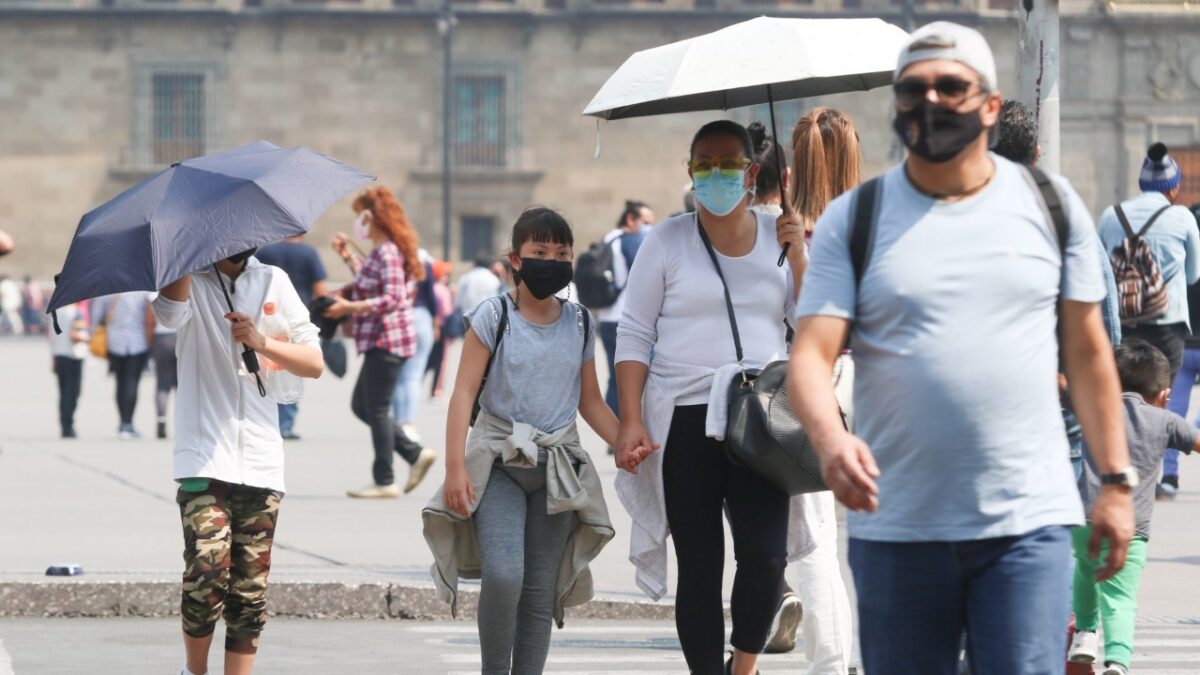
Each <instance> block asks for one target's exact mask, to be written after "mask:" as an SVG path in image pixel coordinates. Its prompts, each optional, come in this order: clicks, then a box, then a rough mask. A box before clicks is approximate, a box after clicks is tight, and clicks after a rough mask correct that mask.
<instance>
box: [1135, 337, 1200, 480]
mask: <svg viewBox="0 0 1200 675" xmlns="http://www.w3.org/2000/svg"><path fill="white" fill-rule="evenodd" d="M1197 375H1200V349H1195V348H1192V347H1186V348H1185V349H1184V350H1183V367H1182V368H1180V369H1179V374H1178V375H1176V376H1175V383H1174V384H1173V385H1171V400H1170V401H1168V402H1167V409H1168V410H1170V411H1171V412H1173V413H1175V414H1177V415H1179V416H1180V417H1187V414H1188V405H1189V404H1190V403H1191V401H1192V385H1194V384H1196V376H1197ZM1197 426H1200V425H1197ZM1163 475H1164V476H1178V475H1179V451H1178V450H1175V449H1173V448H1168V449H1167V454H1166V456H1165V457H1163ZM1147 480H1149V478H1147Z"/></svg>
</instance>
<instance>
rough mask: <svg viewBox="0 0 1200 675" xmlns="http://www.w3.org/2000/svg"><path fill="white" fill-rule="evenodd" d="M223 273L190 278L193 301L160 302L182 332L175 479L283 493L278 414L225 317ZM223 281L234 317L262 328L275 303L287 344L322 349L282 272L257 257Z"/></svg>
mask: <svg viewBox="0 0 1200 675" xmlns="http://www.w3.org/2000/svg"><path fill="white" fill-rule="evenodd" d="M218 274H219V273H218V272H216V271H215V270H213V269H208V270H205V271H201V272H196V273H194V274H192V287H191V295H190V296H189V298H188V300H187V302H175V301H173V300H170V299H168V298H166V297H164V296H163V295H161V294H160V295H159V296H158V298H156V299H155V300H154V305H153V308H154V316H155V318H156V319H157V320H158V322H159V323H161V324H162V325H163V326H166V327H168V328H173V329H175V330H177V331H178V333H179V337H178V340H177V342H176V347H175V351H176V354H177V355H178V357H179V390H178V395H177V399H176V403H175V408H176V415H175V418H176V439H175V479H176V480H179V479H181V478H212V479H215V480H219V481H223V482H226V483H232V484H235V485H249V486H252V487H261V488H269V489H271V490H278V491H280V492H283V491H284V484H283V439H282V438H281V437H280V435H279V411H278V408H277V407H276V404H275V401H273V400H272V399H270V398H267V397H264V396H262V395H260V394H259V392H258V386H257V384H256V383H255V380H254V376H253V375H249V374H247V373H246V372H245V369H244V368H242V356H241V353H242V347H241V345H239V344H237V343H236V342H234V341H233V336H232V333H231V331H230V327H231V324H230V322H229V320H228V319H226V318H225V314H227V313H228V312H229V306H228V304H226V301H225V295H224V294H223V293H222V292H221V285H220V283H219V282H218V280H217V275H218ZM221 279H222V280H224V282H225V287H226V289H228V290H229V291H230V298H231V299H232V301H233V306H234V309H235V310H236V311H238V312H242V313H244V314H246V315H247V316H249V317H251V318H252V319H253V320H255V321H256V322H257V321H258V320H259V319H260V318H261V316H262V313H263V305H264V304H266V303H268V302H274V303H275V306H276V314H277V315H278V316H280V317H281V318H282V319H283V320H284V322H285V323H287V325H288V340H289V341H290V342H292V343H297V344H304V345H310V346H312V347H314V348H320V341H319V339H318V335H317V327H316V326H314V325H313V324H312V322H311V321H309V318H308V309H307V308H305V306H304V303H303V302H301V301H300V296H299V295H297V294H296V289H295V288H294V287H293V286H292V282H291V281H290V280H289V279H288V276H287V274H286V273H285V272H284V271H283V270H281V269H279V268H277V267H271V266H269V265H264V264H262V263H260V262H259V261H258V260H257V259H256V258H253V257H252V258H250V259H249V260H248V261H247V262H246V269H245V270H243V271H242V273H241V274H240V275H239V276H238V278H237V280H236V281H232V280H230V279H229V277H226V276H225V275H223V274H222V275H221Z"/></svg>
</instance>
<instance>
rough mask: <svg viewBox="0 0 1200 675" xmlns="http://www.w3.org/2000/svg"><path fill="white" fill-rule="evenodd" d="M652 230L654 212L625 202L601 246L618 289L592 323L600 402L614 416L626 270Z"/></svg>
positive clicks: (632, 201) (640, 204)
mask: <svg viewBox="0 0 1200 675" xmlns="http://www.w3.org/2000/svg"><path fill="white" fill-rule="evenodd" d="M653 226H654V211H652V210H650V207H649V206H647V205H646V204H645V202H640V201H637V200H636V199H630V200H626V201H625V208H624V209H622V210H621V215H620V216H618V217H617V226H616V228H614V229H613V230H612V231H610V232H609V233H608V234H606V235H604V239H603V240H602V241H603V243H605V244H607V245H608V246H609V247H611V249H612V261H613V263H612V264H613V266H612V273H613V278H612V284H613V285H614V286H615V287H616V288H618V289H621V292H620V294H619V295H617V299H616V301H614V302H613V304H611V305H609V306H608V307H602V308H599V309H597V310H596V320H597V321H599V322H600V341H601V342H603V343H604V355H605V357H606V358H607V360H608V387H607V388H606V389H605V394H604V400H605V402H607V403H608V407H609V408H612V411H613V413H614V414H617V415H619V414H620V401H619V400H618V397H617V364H616V360H615V359H616V356H617V324H619V323H620V321H621V315H622V314H623V313H624V312H625V285H626V283H628V281H629V270H630V269H632V268H633V261H634V259H635V258H637V252H638V249H640V248H641V247H642V242H644V241H646V235H647V234H649V233H650V228H652V227H653Z"/></svg>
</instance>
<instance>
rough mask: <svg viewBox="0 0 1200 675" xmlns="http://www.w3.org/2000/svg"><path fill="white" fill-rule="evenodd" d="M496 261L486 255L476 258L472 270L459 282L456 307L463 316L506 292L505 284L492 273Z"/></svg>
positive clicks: (455, 298) (455, 297)
mask: <svg viewBox="0 0 1200 675" xmlns="http://www.w3.org/2000/svg"><path fill="white" fill-rule="evenodd" d="M494 262H495V261H494V260H492V259H491V258H489V257H488V256H486V255H483V254H480V255H478V256H476V257H475V262H474V263H473V266H472V267H471V269H470V270H468V271H467V273H466V274H464V275H463V276H462V278H461V279H459V280H458V292H457V293H455V296H454V300H455V307H456V309H458V311H459V312H460V313H461V314H467V313H468V312H470V311H471V310H473V309H475V308H476V307H478V306H479V303H481V302H483V301H484V300H487V299H488V298H494V297H496V296H497V295H500V294H501V293H502V292H503V290H504V282H502V281H500V277H498V276H496V273H495V272H493V271H492V265H493V263H494Z"/></svg>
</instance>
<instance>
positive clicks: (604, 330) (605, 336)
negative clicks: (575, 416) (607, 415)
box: [600, 321, 620, 415]
mask: <svg viewBox="0 0 1200 675" xmlns="http://www.w3.org/2000/svg"><path fill="white" fill-rule="evenodd" d="M600 340H601V342H603V343H604V355H605V357H606V358H607V359H608V389H607V390H606V391H605V393H604V402H605V403H607V404H608V407H609V408H611V409H612V411H613V414H614V415H619V414H620V413H619V412H618V410H619V404H618V402H617V401H618V398H617V365H616V362H615V360H616V358H617V322H616V321H601V322H600Z"/></svg>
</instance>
